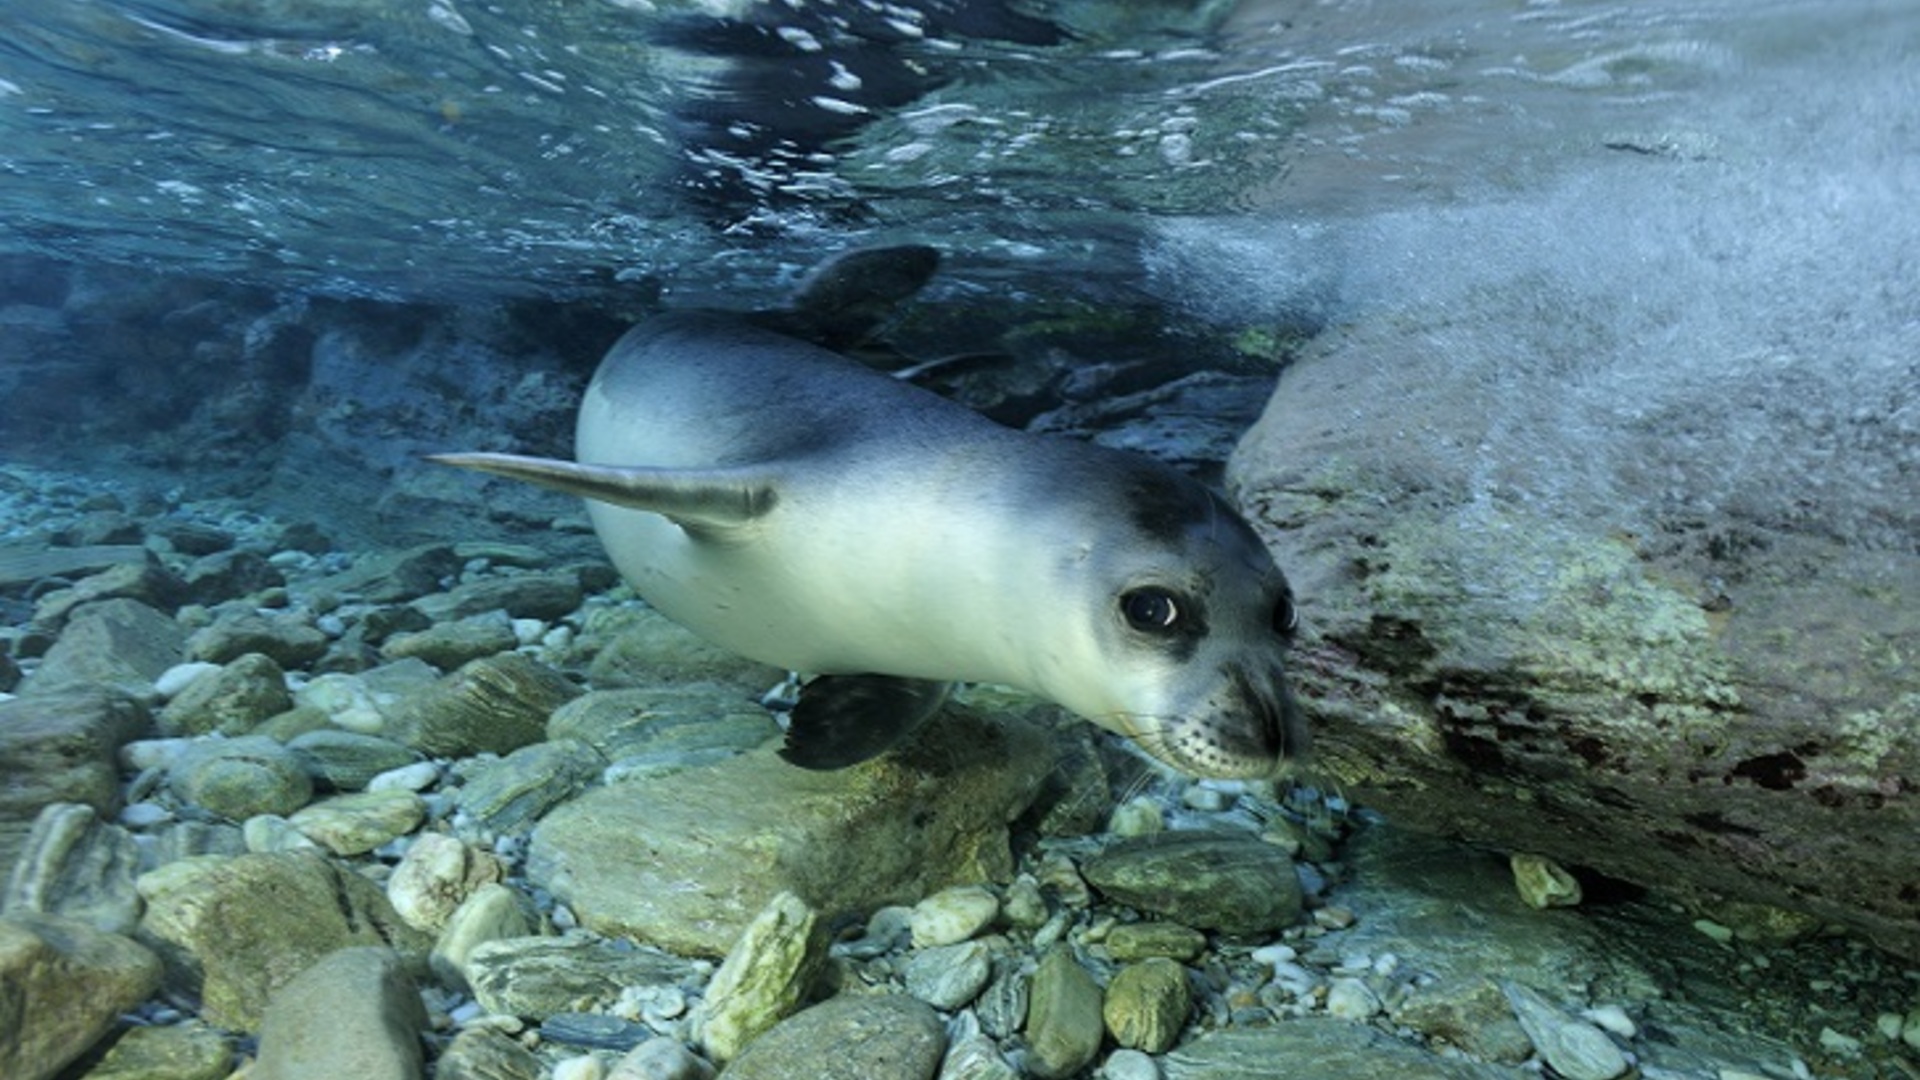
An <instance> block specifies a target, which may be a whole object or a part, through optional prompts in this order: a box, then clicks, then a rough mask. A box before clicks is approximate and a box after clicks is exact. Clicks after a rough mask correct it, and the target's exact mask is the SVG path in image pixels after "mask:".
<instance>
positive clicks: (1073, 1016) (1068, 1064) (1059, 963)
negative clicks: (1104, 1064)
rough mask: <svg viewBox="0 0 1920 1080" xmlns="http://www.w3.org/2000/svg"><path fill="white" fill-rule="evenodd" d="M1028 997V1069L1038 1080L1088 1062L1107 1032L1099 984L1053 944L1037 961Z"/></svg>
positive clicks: (1055, 1079) (1059, 1076)
mask: <svg viewBox="0 0 1920 1080" xmlns="http://www.w3.org/2000/svg"><path fill="white" fill-rule="evenodd" d="M1030 994H1031V997H1030V998H1029V1000H1028V1002H1027V1022H1026V1029H1025V1030H1026V1038H1027V1046H1028V1048H1029V1050H1030V1051H1031V1055H1030V1057H1029V1058H1028V1061H1027V1068H1028V1071H1030V1072H1031V1073H1032V1074H1033V1075H1034V1076H1037V1077H1040V1078H1041V1080H1063V1078H1065V1077H1070V1076H1073V1075H1076V1074H1077V1073H1079V1072H1080V1070H1082V1069H1084V1068H1086V1067H1087V1066H1088V1065H1089V1064H1091V1063H1092V1061H1093V1058H1094V1055H1095V1054H1098V1053H1099V1052H1100V1041H1101V1039H1102V1038H1103V1037H1104V1036H1105V1034H1106V1027H1105V1023H1104V1021H1103V1020H1102V1018H1101V994H1100V987H1099V985H1098V984H1096V983H1095V982H1094V981H1093V976H1091V975H1089V974H1087V970H1086V969H1085V968H1083V967H1081V966H1080V964H1079V962H1078V961H1076V960H1075V959H1074V958H1073V951H1072V950H1071V949H1069V948H1067V947H1066V946H1065V945H1056V946H1054V947H1053V948H1051V949H1049V950H1048V951H1047V955H1046V956H1045V957H1043V958H1041V960H1040V967H1039V969H1038V970H1037V971H1035V972H1034V974H1033V984H1032V988H1031V990H1030Z"/></svg>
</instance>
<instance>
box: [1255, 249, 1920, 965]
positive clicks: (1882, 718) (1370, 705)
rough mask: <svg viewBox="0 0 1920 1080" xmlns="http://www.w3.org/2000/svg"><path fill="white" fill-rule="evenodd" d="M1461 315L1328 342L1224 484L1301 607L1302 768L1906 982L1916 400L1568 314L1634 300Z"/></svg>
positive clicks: (1918, 564)
mask: <svg viewBox="0 0 1920 1080" xmlns="http://www.w3.org/2000/svg"><path fill="white" fill-rule="evenodd" d="M1636 276H1637V275H1626V276H1623V277H1622V278H1620V280H1621V281H1627V280H1631V279H1633V278H1634V277H1636ZM1473 297H1474V299H1472V300H1471V301H1468V302H1466V304H1465V310H1463V309H1462V308H1460V307H1452V306H1447V307H1444V308H1443V309H1438V310H1432V311H1414V312H1411V313H1394V314H1393V315H1391V316H1389V317H1385V318H1378V319H1372V320H1363V321H1362V322H1360V323H1358V324H1356V325H1354V326H1352V327H1348V328H1345V329H1344V330H1343V331H1342V332H1341V333H1338V334H1329V335H1325V336H1323V337H1322V338H1319V339H1316V340H1315V341H1314V342H1313V343H1312V344H1310V345H1309V346H1307V348H1306V350H1305V353H1304V355H1302V356H1301V358H1300V359H1298V360H1296V362H1295V363H1294V364H1293V365H1292V366H1290V367H1288V368H1287V370H1286V372H1285V374H1284V375H1283V376H1282V378H1281V382H1280V385H1279V388H1278V390H1277V391H1276V393H1275V395H1274V398H1273V400H1272V402H1271V403H1270V404H1269V406H1268V408H1267V411H1266V413H1265V414H1264V415H1263V416H1262V418H1261V420H1260V422H1259V423H1258V424H1257V425H1256V426H1255V427H1254V429H1253V430H1252V431H1250V432H1249V433H1248V435H1247V437H1246V439H1245V440H1244V441H1243V442H1242V444H1241V446H1240V448H1239V450H1238V451H1237V452H1236V454H1235V456H1234V458H1233V460H1232V461H1231V463H1230V466H1229V478H1230V481H1231V487H1232V490H1233V493H1234V495H1235V497H1236V499H1237V500H1238V502H1239V504H1240V505H1241V506H1242V507H1243V508H1244V509H1245V510H1246V511H1247V512H1248V514H1249V517H1250V518H1251V519H1252V520H1253V521H1254V523H1255V525H1256V528H1258V529H1259V530H1260V531H1261V533H1262V535H1263V537H1264V538H1265V539H1266V540H1267V542H1268V544H1269V545H1270V546H1271V547H1272V548H1273V549H1274V552H1275V557H1276V561H1277V562H1278V563H1279V564H1280V565H1281V566H1282V567H1284V568H1285V569H1286V571H1287V574H1288V576H1289V578H1290V579H1291V580H1292V583H1293V587H1294V590H1295V592H1296V593H1297V594H1298V595H1299V596H1300V597H1301V611H1302V613H1303V615H1304V618H1303V620H1302V621H1303V625H1304V627H1305V629H1304V630H1303V633H1302V636H1301V639H1300V641H1299V642H1298V643H1297V646H1296V648H1295V650H1294V654H1293V662H1292V665H1291V669H1290V674H1291V677H1292V678H1293V680H1294V687H1295V694H1296V697H1298V699H1299V700H1300V702H1301V704H1302V707H1303V709H1304V711H1305V712H1306V714H1307V717H1308V719H1309V721H1310V723H1311V724H1312V726H1313V728H1314V730H1315V736H1316V737H1315V747H1314V757H1315V768H1316V769H1317V770H1318V771H1319V772H1320V773H1321V774H1323V775H1324V776H1325V777H1326V778H1327V780H1328V781H1329V782H1331V783H1334V784H1337V785H1338V786H1340V787H1343V788H1344V789H1346V790H1347V791H1348V792H1349V793H1350V794H1351V796H1352V798H1353V799H1354V801H1355V802H1356V803H1359V804H1363V805H1366V806H1369V807H1372V808H1374V809H1377V810H1379V811H1381V812H1383V813H1385V814H1386V815H1387V816H1388V817H1389V818H1390V819H1392V820H1394V821H1396V822H1400V823H1404V824H1405V825H1407V826H1408V827H1413V828H1421V829H1432V830H1434V831H1435V832H1436V833H1437V834H1439V835H1447V836H1459V837H1464V838H1467V839H1469V840H1471V841H1473V842H1475V843H1479V844H1484V845H1487V846H1490V847H1494V848H1498V849H1500V850H1505V851H1525V852H1532V853H1536V854H1538V855H1541V856H1544V857H1547V858H1550V859H1553V860H1555V861H1557V862H1560V863H1562V864H1564V865H1566V866H1569V867H1581V868H1586V869H1590V870H1594V871H1597V872H1599V873H1601V874H1604V875H1606V876H1609V877H1612V878H1616V879H1621V880H1624V881H1628V882H1633V883H1637V884H1640V885H1645V886H1648V887H1652V888H1658V889H1661V890H1666V891H1668V892H1670V893H1674V894H1678V896H1679V897H1680V898H1682V899H1688V900H1706V899H1709V898H1712V897H1714V896H1726V897H1731V898H1734V899H1740V900H1745V901H1749V902H1757V903H1764V904H1770V905H1773V906H1775V907H1782V908H1788V909H1793V910H1798V911H1802V912H1806V913H1808V914H1811V915H1813V916H1816V917H1818V918H1820V919H1823V920H1827V921H1831V922H1836V923H1840V924H1842V925H1845V926H1848V927H1851V928H1852V929H1854V930H1855V931H1857V932H1860V933H1862V934H1865V935H1867V936H1868V937H1870V938H1871V939H1872V940H1874V941H1875V942H1877V943H1878V944H1879V945H1881V946H1882V947H1884V948H1888V949H1892V950H1895V951H1897V952H1899V953H1901V954H1902V955H1904V956H1906V957H1908V958H1910V959H1911V958H1916V957H1920V905H1916V903H1915V900H1914V895H1913V875H1912V873H1911V872H1910V868H1911V867H1913V866H1916V865H1920V797H1916V796H1915V792H1914V789H1913V786H1912V783H1911V778H1912V777H1913V776H1915V775H1916V774H1920V665H1916V664H1913V663H1902V662H1899V661H1898V660H1896V659H1895V658H1896V657H1901V656H1911V655H1913V654H1914V650H1915V648H1916V644H1917V643H1920V553H1916V552H1915V550H1914V549H1913V545H1912V536H1913V535H1914V532H1913V525H1912V521H1913V518H1912V513H1913V508H1914V506H1915V505H1916V504H1915V503H1914V501H1913V500H1912V499H1911V498H1907V497H1904V496H1901V497H1896V496H1894V495H1893V494H1892V493H1893V492H1894V491H1895V490H1896V489H1898V490H1901V491H1905V490H1906V489H1910V488H1911V480H1910V478H1909V479H1908V481H1907V483H1906V487H1905V488H1901V486H1900V484H1899V483H1898V482H1896V481H1894V480H1893V479H1891V478H1890V474H1886V473H1885V470H1889V469H1895V468H1902V469H1904V468H1906V466H1905V465H1898V464H1896V463H1898V462H1900V461H1902V460H1904V459H1903V458H1902V457H1901V454H1903V453H1908V452H1907V451H1903V450H1902V449H1900V447H1901V446H1902V445H1903V444H1902V443H1901V441H1900V440H1901V439H1902V438H1905V439H1906V443H1905V445H1907V446H1910V445H1911V438H1910V436H1903V435H1902V434H1901V432H1902V431H1903V430H1904V429H1903V428H1901V426H1900V424H1899V423H1898V422H1897V420H1896V419H1894V418H1893V417H1889V416H1886V415H1884V414H1883V413H1882V412H1881V410H1883V409H1887V408H1894V409H1897V408H1898V406H1897V405H1889V404H1887V403H1888V402H1894V401H1897V400H1898V398H1897V397H1894V396H1888V395H1886V394H1883V393H1879V392H1876V391H1873V390H1872V389H1871V386H1872V383H1871V379H1872V378H1874V377H1876V376H1874V375H1873V373H1872V372H1870V371H1867V370H1864V369H1861V370H1855V368H1856V365H1854V364H1853V363H1852V361H1851V360H1846V361H1841V360H1837V359H1836V360H1835V362H1834V364H1833V365H1832V368H1833V371H1832V372H1831V373H1823V372H1819V371H1815V370H1813V369H1808V368H1803V367H1801V366H1800V365H1798V364H1793V363H1784V362H1778V363H1777V362H1776V361H1775V360H1774V359H1772V358H1773V357H1775V356H1776V354H1777V352H1778V349H1777V347H1776V346H1775V345H1772V344H1769V345H1768V346H1766V347H1764V348H1756V349H1755V350H1754V351H1753V353H1751V354H1746V353H1743V354H1742V355H1739V356H1734V355H1731V354H1722V353H1712V352H1710V353H1709V354H1707V355H1706V356H1705V357H1702V358H1699V359H1698V363H1697V364H1696V363H1693V362H1692V360H1691V358H1690V359H1689V363H1687V364H1680V363H1677V362H1670V361H1668V360H1660V361H1649V360H1648V357H1649V355H1650V354H1649V353H1647V351H1646V350H1644V349H1643V348H1642V347H1641V346H1642V344H1643V343H1629V342H1626V341H1622V340H1613V339H1611V338H1610V337H1606V336H1604V335H1603V337H1602V340H1600V341H1598V342H1589V339H1590V337H1591V336H1592V335H1594V334H1595V333H1601V332H1600V331H1596V330H1595V327H1596V326H1598V325H1605V324H1606V323H1607V320H1608V318H1610V316H1609V317H1602V318H1600V320H1599V322H1598V323H1596V322H1593V321H1590V317H1589V316H1588V315H1586V314H1573V313H1576V312H1579V313H1584V312H1588V311H1592V310H1607V311H1613V310H1624V308H1625V307H1626V306H1628V305H1629V302H1628V301H1627V300H1626V299H1625V298H1624V297H1619V296H1613V295H1606V296H1602V297H1599V298H1597V300H1598V302H1600V303H1603V304H1606V305H1612V304H1614V303H1615V302H1616V301H1618V302H1619V303H1621V304H1622V308H1620V309H1615V308H1613V307H1611V306H1609V307H1606V308H1604V309H1598V308H1593V307H1592V306H1591V305H1590V304H1589V303H1588V302H1587V301H1586V300H1585V299H1582V301H1581V302H1578V303H1559V302H1545V301H1542V300H1541V299H1540V297H1539V294H1538V292H1537V290H1536V289H1535V288H1534V287H1533V286H1531V285H1528V286H1521V287H1516V288H1514V289H1512V290H1507V289H1505V288H1495V287H1491V286H1489V287H1487V288H1483V289H1480V290H1478V291H1476V292H1475V293H1473ZM1637 303H1638V301H1632V302H1631V304H1633V305H1637ZM1542 312H1551V313H1553V314H1552V317H1551V318H1546V319H1544V320H1543V318H1542ZM1429 314H1431V315H1432V316H1433V317H1432V318H1428V317H1426V316H1427V315H1429ZM1569 320H1574V321H1577V325H1569ZM1436 327H1437V328H1438V329H1436ZM1660 332H1661V333H1662V334H1666V333H1670V332H1671V331H1670V329H1668V328H1663V329H1662V330H1661V331H1660ZM1809 333H1818V332H1815V331H1809ZM1563 335H1564V336H1563ZM1717 336H1718V335H1707V336H1703V337H1702V338H1701V340H1703V341H1705V340H1707V339H1708V337H1717ZM1820 336H1822V337H1825V336H1826V335H1824V334H1820ZM1569 341H1578V342H1582V343H1590V344H1593V345H1596V346H1598V348H1599V351H1598V352H1595V351H1593V350H1592V349H1590V348H1588V347H1587V344H1582V345H1581V346H1580V347H1579V348H1578V349H1577V351H1575V352H1574V353H1573V354H1571V355H1569V353H1568V343H1569ZM1609 350H1613V351H1609ZM1652 355H1659V354H1657V353H1656V354H1652ZM1756 356H1764V357H1767V358H1768V359H1765V360H1756V359H1755V357H1756ZM1678 359H1679V358H1678V357H1675V358H1674V361H1677V360H1678ZM1649 364H1657V365H1658V368H1657V370H1655V369H1654V368H1653V367H1650V366H1648V365H1649ZM1692 368H1698V369H1699V372H1700V373H1701V374H1700V375H1699V377H1698V379H1697V381H1691V380H1692V377H1691V376H1689V374H1688V371H1689V370H1690V369H1692ZM1843 369H1844V370H1843ZM1574 370H1578V371H1581V372H1590V371H1594V370H1598V371H1600V372H1601V374H1596V375H1593V376H1591V377H1582V378H1580V379H1577V380H1569V379H1568V377H1567V375H1566V373H1567V372H1569V371H1574ZM1708 370H1711V371H1712V372H1713V373H1714V374H1713V376H1712V377H1711V378H1707V377H1706V376H1705V375H1704V372H1706V371H1708ZM1881 370H1882V371H1883V372H1884V371H1885V370H1887V369H1885V368H1882V369H1881ZM1853 376H1858V378H1859V380H1860V382H1858V383H1845V382H1836V383H1834V384H1832V385H1828V384H1827V382H1826V380H1827V379H1829V378H1830V377H1831V378H1832V379H1835V380H1842V379H1845V378H1851V377H1853ZM1894 378H1896V379H1897V378H1898V376H1894ZM1803 379H1804V380H1805V381H1806V383H1807V385H1805V386H1801V387H1800V388H1799V389H1798V390H1797V391H1796V390H1789V389H1787V388H1788V387H1790V386H1793V385H1795V383H1796V381H1797V380H1803ZM1493 385H1498V386H1500V387H1501V388H1502V389H1501V392H1500V393H1499V394H1498V395H1497V400H1494V401H1490V400H1489V399H1488V396H1487V392H1486V387H1488V386H1493ZM1409 386H1419V387H1421V388H1422V389H1421V390H1420V392H1419V393H1417V394H1410V393H1408V391H1407V388H1408V387H1409ZM1816 387H1819V388H1820V389H1818V390H1816V389H1815V388H1816ZM1829 391H1831V392H1833V393H1851V394H1865V395H1866V396H1865V397H1861V398H1857V399H1856V401H1855V404H1854V405H1853V406H1852V407H1853V408H1855V409H1856V410H1857V411H1856V412H1855V413H1854V415H1855V416H1856V418H1857V419H1856V420H1853V421H1849V420H1846V419H1833V420H1831V421H1828V420H1826V419H1823V418H1824V417H1827V416H1828V415H1829V414H1830V413H1833V414H1834V415H1837V416H1839V417H1845V416H1847V415H1848V414H1847V413H1846V412H1845V411H1838V412H1835V410H1843V407H1842V406H1837V405H1834V404H1833V401H1834V400H1836V399H1834V398H1832V397H1831V396H1830V395H1829V393H1828V392H1829ZM1840 400H1843V399H1840ZM1336 415H1338V416H1340V417H1342V418H1343V420H1342V421H1341V422H1339V423H1333V422H1330V421H1329V420H1328V418H1329V417H1332V416H1336ZM1575 415H1579V416H1581V417H1585V418H1587V419H1586V420H1583V421H1582V422H1581V423H1579V424H1575V425H1572V426H1571V429H1570V427H1569V425H1568V424H1566V423H1564V422H1563V421H1565V420H1566V418H1568V417H1571V416H1575ZM1762 417H1765V418H1767V419H1764V420H1763V419H1761V418H1762ZM1589 421H1590V422H1589ZM1775 422H1777V424H1778V425H1779V426H1778V427H1776V426H1773V424H1774V423H1775ZM1843 437H1844V438H1846V439H1852V440H1854V441H1855V443H1857V445H1855V443H1847V444H1845V445H1846V446H1847V448H1846V449H1844V450H1843V449H1840V448H1839V446H1840V444H1837V443H1834V442H1833V440H1834V439H1838V438H1843ZM1908 456H1910V453H1908ZM1842 461H1844V462H1846V463H1847V464H1846V465H1845V467H1844V469H1845V470H1855V471H1858V472H1860V473H1861V474H1862V475H1863V476H1864V477H1865V478H1866V480H1864V481H1863V482H1862V483H1857V484H1856V483H1851V482H1849V480H1848V473H1847V472H1846V471H1836V470H1841V469H1842V467H1841V466H1840V465H1839V464H1838V463H1839V462H1842ZM1875 470H1881V472H1880V473H1878V474H1876V473H1875Z"/></svg>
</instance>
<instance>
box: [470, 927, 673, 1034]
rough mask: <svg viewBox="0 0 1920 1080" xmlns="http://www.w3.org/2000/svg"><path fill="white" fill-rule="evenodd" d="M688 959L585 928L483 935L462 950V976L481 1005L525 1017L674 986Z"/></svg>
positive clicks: (604, 1008)
mask: <svg viewBox="0 0 1920 1080" xmlns="http://www.w3.org/2000/svg"><path fill="white" fill-rule="evenodd" d="M694 971H695V967H694V964H693V962H692V961H688V960H682V959H680V958H679V957H677V956H672V955H669V954H667V953H664V952H661V951H659V950H657V949H650V948H647V947H645V946H641V947H638V948H633V947H626V948H623V947H621V946H620V945H617V944H615V943H614V942H613V941H610V940H608V939H605V938H599V937H594V936H592V935H590V934H579V933H574V934H564V935H562V936H560V937H518V938H503V939H500V940H497V941H488V942H483V943H482V944H480V945H479V946H477V947H476V948H474V949H473V951H472V952H471V953H469V954H468V956H467V966H466V974H467V981H468V982H469V983H470V984H471V985H472V986H473V996H474V998H475V999H477V1000H478V1001H479V1002H480V1006H481V1008H484V1009H486V1010H487V1011H488V1012H490V1013H498V1014H500V1015H502V1016H517V1017H520V1018H521V1019H523V1020H544V1019H546V1018H547V1017H549V1016H552V1015H554V1014H555V1013H563V1012H609V1011H611V1010H612V1009H613V1007H614V1005H615V1004H617V1003H618V1002H619V1000H620V995H621V994H622V993H623V992H624V991H626V990H627V989H628V988H629V987H636V986H642V987H644V986H678V985H680V984H682V983H685V982H688V981H689V980H691V979H692V978H693V973H694Z"/></svg>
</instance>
